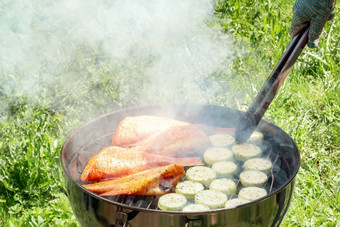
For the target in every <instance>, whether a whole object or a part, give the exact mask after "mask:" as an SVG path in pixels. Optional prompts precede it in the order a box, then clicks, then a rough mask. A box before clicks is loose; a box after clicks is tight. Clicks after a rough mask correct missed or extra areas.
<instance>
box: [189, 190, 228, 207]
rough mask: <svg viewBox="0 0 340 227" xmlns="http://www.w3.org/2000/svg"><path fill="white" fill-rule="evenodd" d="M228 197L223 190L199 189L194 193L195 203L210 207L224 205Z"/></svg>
mask: <svg viewBox="0 0 340 227" xmlns="http://www.w3.org/2000/svg"><path fill="white" fill-rule="evenodd" d="M227 200H228V197H227V195H226V194H224V193H223V192H219V191H214V190H204V191H200V192H198V193H197V194H196V195H195V203H196V204H203V205H206V206H208V207H209V208H210V209H217V208H222V207H224V204H225V203H226V202H227Z"/></svg>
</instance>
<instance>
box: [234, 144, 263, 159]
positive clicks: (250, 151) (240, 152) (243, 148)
mask: <svg viewBox="0 0 340 227" xmlns="http://www.w3.org/2000/svg"><path fill="white" fill-rule="evenodd" d="M231 150H232V151H233V153H234V155H235V157H236V159H237V160H239V161H242V162H244V161H247V160H248V159H251V158H257V157H259V156H260V155H261V154H262V150H261V148H260V147H258V146H256V145H255V144H251V143H244V144H236V145H234V146H233V147H232V148H231Z"/></svg>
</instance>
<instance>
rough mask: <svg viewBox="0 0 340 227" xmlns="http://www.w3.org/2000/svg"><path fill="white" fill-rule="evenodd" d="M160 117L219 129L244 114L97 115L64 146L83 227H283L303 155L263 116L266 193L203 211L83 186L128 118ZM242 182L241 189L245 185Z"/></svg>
mask: <svg viewBox="0 0 340 227" xmlns="http://www.w3.org/2000/svg"><path fill="white" fill-rule="evenodd" d="M138 115H155V116H164V117H170V118H175V119H178V120H183V121H187V122H190V123H194V124H203V125H207V126H214V127H225V128H234V127H236V125H237V123H238V121H239V119H240V118H241V116H242V115H243V112H241V111H237V110H234V109H230V108H226V107H219V106H213V105H198V104H185V105H167V106H144V107H135V108H130V109H123V110H119V111H116V112H113V113H109V114H106V115H103V116H101V117H98V118H96V119H94V120H92V121H91V122H88V123H87V124H85V125H83V126H82V127H80V128H78V129H77V130H76V131H75V132H74V133H73V134H72V135H71V136H69V137H68V138H67V140H66V141H65V143H64V145H63V147H62V150H61V163H62V167H63V169H64V173H65V174H64V175H65V181H66V188H67V193H68V197H69V199H70V202H71V206H72V209H73V211H74V213H75V215H76V217H77V218H78V220H79V222H80V223H81V224H82V225H83V226H133V227H138V226H141V227H142V226H143V227H145V226H155V227H157V226H165V227H167V226H176V227H178V226H246V227H248V226H258V227H264V226H279V225H280V223H281V222H282V220H283V218H284V215H285V214H286V212H287V209H288V206H289V204H290V200H291V197H292V193H293V187H294V178H295V175H296V174H297V172H298V169H299V166H300V154H299V151H298V148H297V146H296V144H295V143H294V141H293V140H292V139H291V138H290V137H289V136H288V135H287V134H286V133H285V132H284V131H283V130H281V129H280V128H279V127H277V126H275V125H273V124H271V123H269V122H267V121H265V120H262V121H261V122H260V124H259V126H258V128H257V130H258V131H261V132H262V133H263V134H264V137H265V140H264V142H263V145H262V146H261V148H262V150H263V152H264V155H265V156H266V157H268V158H270V159H271V160H272V162H273V170H272V174H271V176H269V180H268V182H267V184H266V185H265V188H266V189H267V191H268V192H269V193H268V195H267V196H265V197H263V198H261V199H259V200H256V201H253V202H250V203H247V204H244V205H241V206H239V207H237V208H233V209H216V210H211V211H205V212H198V213H192V212H190V213H188V212H169V211H161V210H159V209H157V200H158V199H157V198H156V197H144V196H133V195H129V196H126V195H120V196H112V197H100V196H98V195H97V194H95V193H92V192H90V191H88V190H86V189H85V188H84V187H82V186H81V183H80V181H79V177H80V175H81V173H82V171H83V169H84V167H85V165H86V163H87V162H88V160H89V159H90V158H91V157H92V156H93V155H95V154H97V153H98V152H99V151H101V150H102V149H103V148H105V147H107V146H110V145H111V139H112V134H113V132H114V131H115V128H116V126H117V125H118V123H119V122H120V121H121V120H123V119H124V118H125V117H127V116H138ZM241 187H242V186H241V184H238V190H240V188H241Z"/></svg>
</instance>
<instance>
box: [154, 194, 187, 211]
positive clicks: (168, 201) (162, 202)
mask: <svg viewBox="0 0 340 227" xmlns="http://www.w3.org/2000/svg"><path fill="white" fill-rule="evenodd" d="M186 205H187V199H186V198H185V196H184V195H181V194H176V193H169V194H165V195H162V196H161V197H159V200H158V207H159V209H161V210H164V211H180V210H182V209H183V207H185V206H186Z"/></svg>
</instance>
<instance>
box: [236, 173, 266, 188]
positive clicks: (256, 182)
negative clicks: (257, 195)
mask: <svg viewBox="0 0 340 227" xmlns="http://www.w3.org/2000/svg"><path fill="white" fill-rule="evenodd" d="M267 180H268V176H267V174H265V173H264V172H261V171H258V170H245V171H243V172H242V173H241V174H240V181H241V183H242V184H243V185H244V186H263V185H264V184H265V183H266V182H267Z"/></svg>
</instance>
